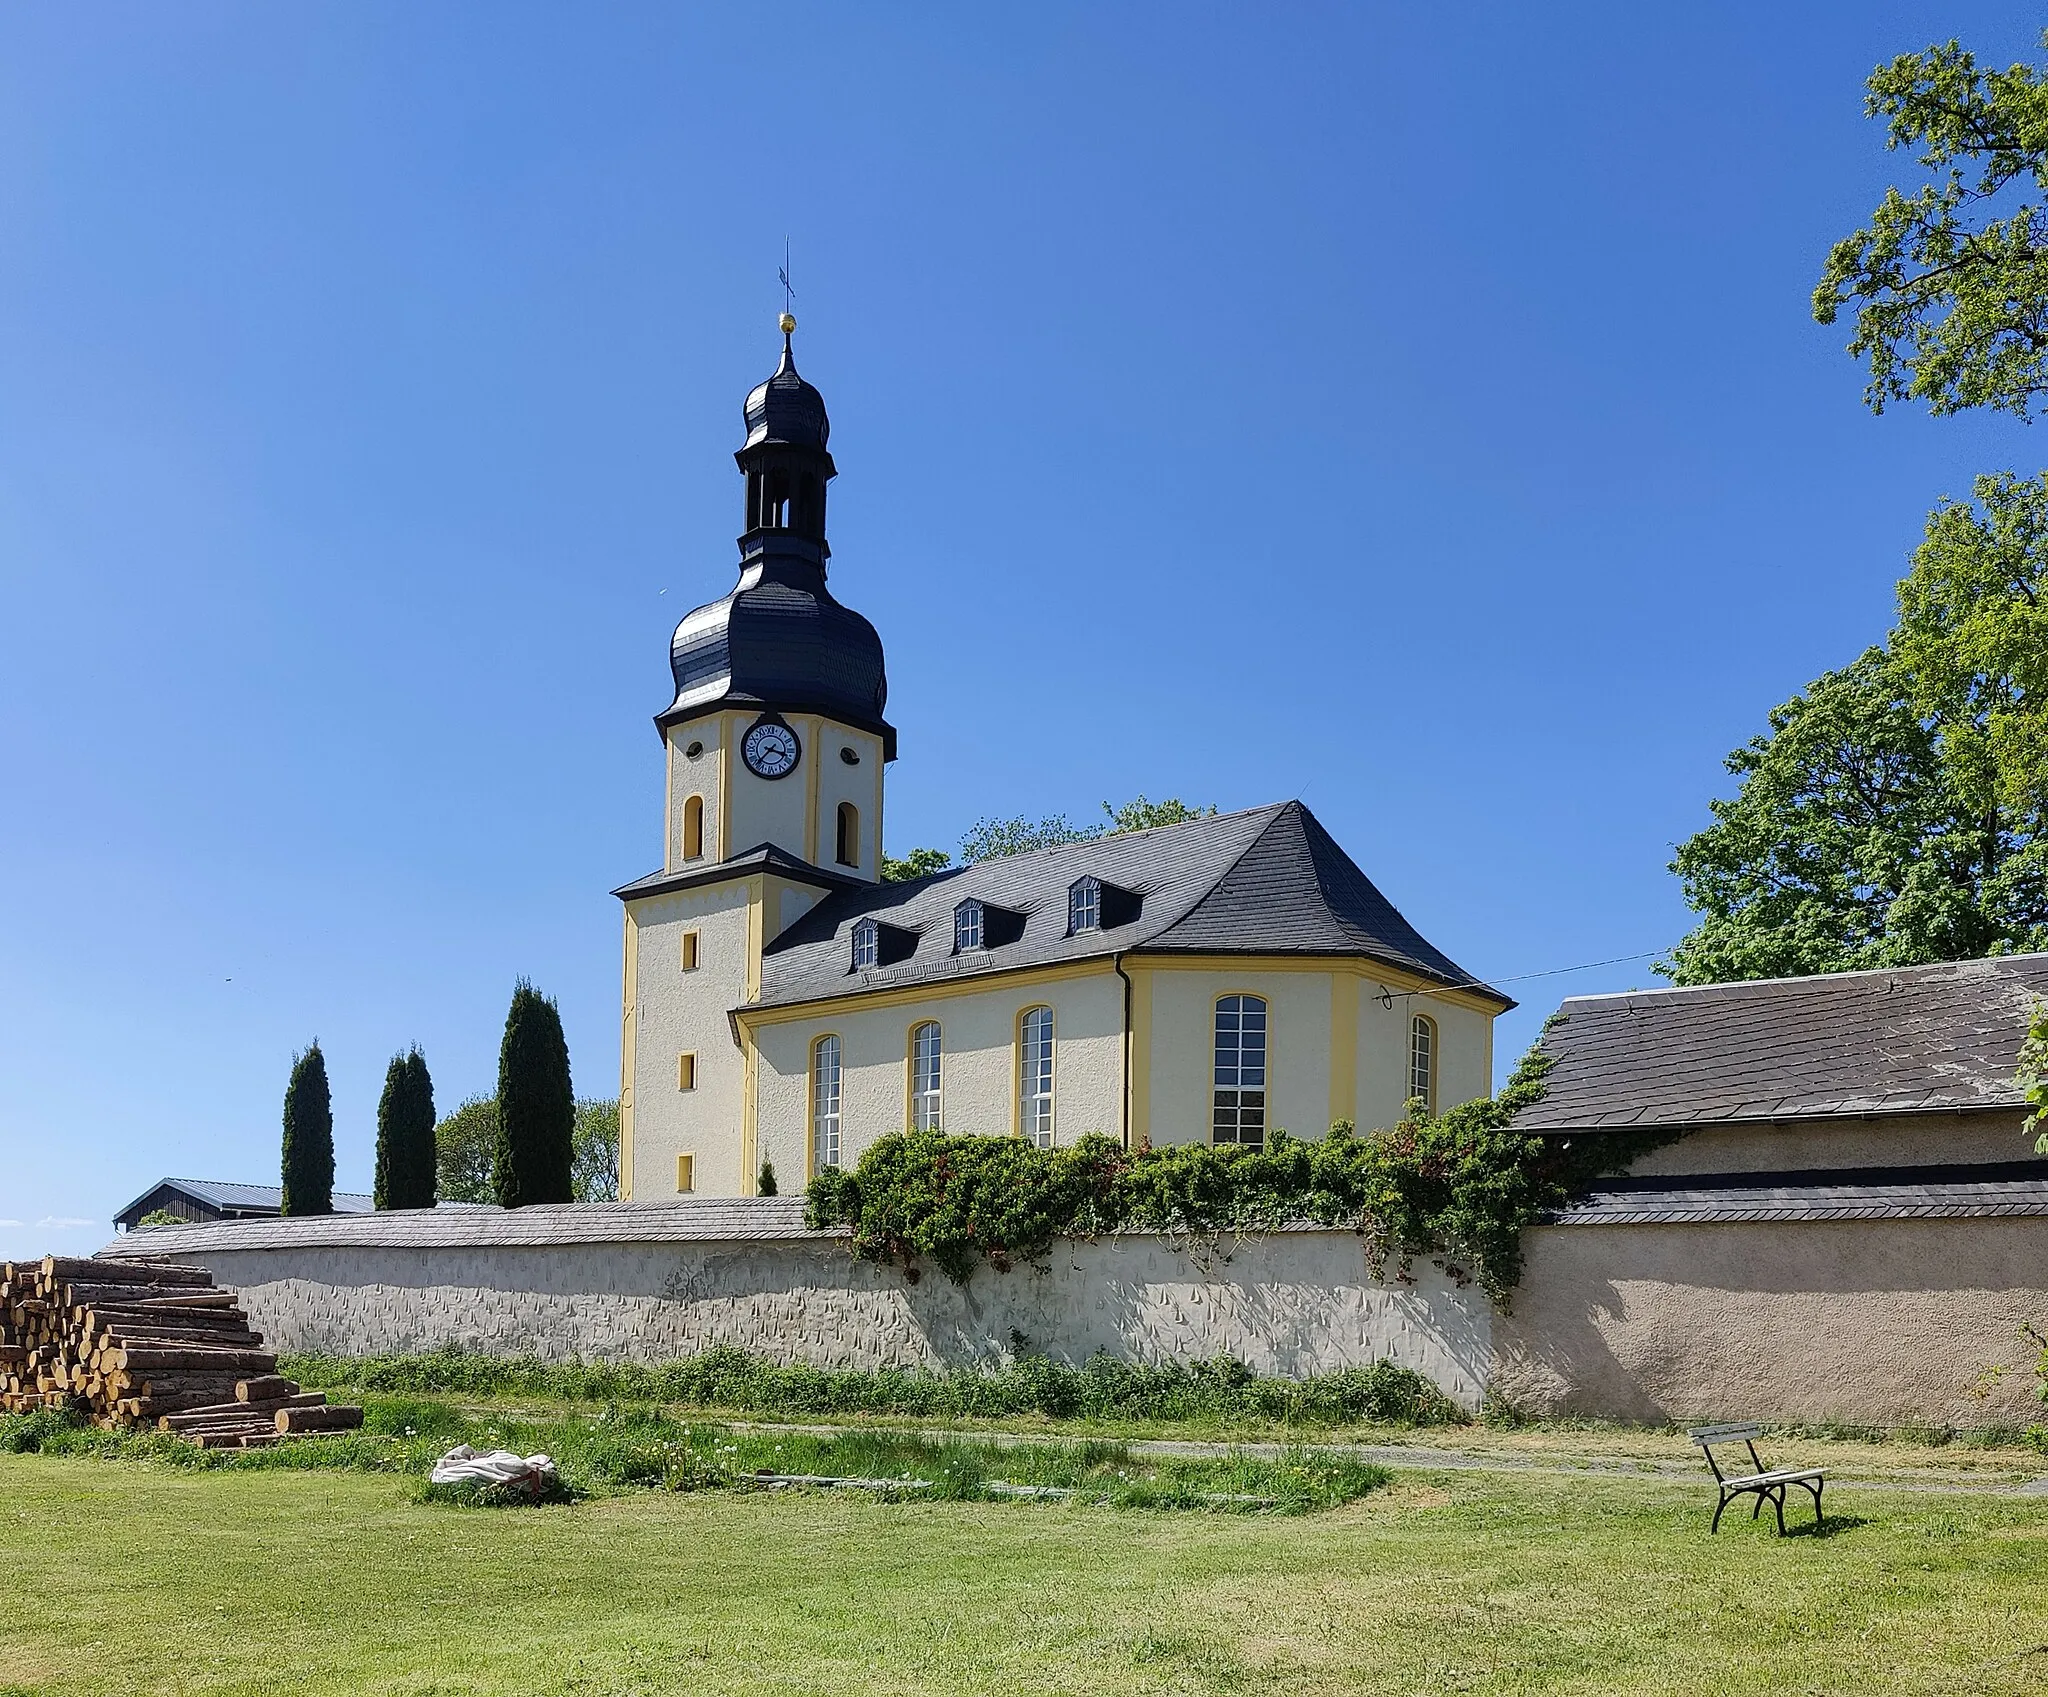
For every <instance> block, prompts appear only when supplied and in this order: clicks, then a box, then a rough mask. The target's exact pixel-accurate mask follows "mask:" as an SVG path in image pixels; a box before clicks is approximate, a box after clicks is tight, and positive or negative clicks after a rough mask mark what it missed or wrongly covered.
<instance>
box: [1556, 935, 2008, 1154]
mask: <svg viewBox="0 0 2048 1697" xmlns="http://www.w3.org/2000/svg"><path fill="white" fill-rule="evenodd" d="M2043 998H2048V954H2033V955H2004V956H1997V957H1994V958H1992V959H1989V960H1972V961H1952V962H1946V963H1943V964H1940V965H1935V966H1902V967H1891V968H1884V969H1881V970H1878V971H1874V972H1836V973H1827V974H1824V975H1820V976H1817V977H1812V978H1774V979H1765V980H1759V981H1756V982H1751V983H1742V984H1707V985H1701V986H1698V987H1696V988H1689V989H1678V990H1635V991H1629V992H1627V993H1625V994H1621V995H1611V996H1574V997H1573V998H1571V999H1570V1000H1569V1001H1567V1002H1566V1003H1565V1004H1564V1005H1563V1006H1562V1007H1561V1008H1559V1010H1558V1012H1559V1015H1560V1016H1561V1018H1560V1021H1559V1023H1557V1024H1554V1025H1553V1026H1552V1027H1551V1028H1550V1029H1549V1030H1548V1031H1547V1032H1546V1033H1545V1034H1544V1037H1543V1051H1544V1053H1545V1054H1547V1055H1550V1056H1552V1057H1553V1058H1554V1060H1555V1063H1556V1064H1555V1065H1554V1066H1553V1067H1552V1069H1551V1071H1550V1075H1549V1079H1548V1081H1547V1082H1548V1086H1549V1089H1548V1094H1547V1095H1546V1096H1545V1097H1544V1098H1543V1100H1542V1101H1540V1102H1537V1103H1535V1104H1533V1105H1532V1106H1530V1107H1529V1108H1527V1109H1525V1110H1524V1111H1523V1112H1522V1113H1521V1114H1520V1115H1518V1116H1517V1118H1516V1120H1515V1124H1516V1126H1517V1127H1519V1128H1520V1129H1522V1130H1525V1131H1574V1130H1609V1129H1612V1130H1619V1129H1628V1128H1636V1127H1652V1126H1699V1125H1714V1124H1729V1123H1740V1122H1744V1121H1770V1120H1792V1119H1820V1118H1826V1117H1830V1116H1837V1115H1859V1116H1875V1115H1888V1114H1907V1113H1931V1112H1961V1111H1970V1110H1987V1109H2013V1108H2018V1107H2021V1106H2024V1101H2023V1099H2022V1097H2021V1095H2020V1093H2019V1090H2018V1088H2017V1087H2016V1086H2015V1085H2014V1083H2013V1074H2014V1072H2015V1071H2016V1070H2017V1068H2018V1065H2019V1050H2020V1042H2021V1039H2022V1038H2023V1037H2024V1035H2025V1030H2026V1023H2027V1020H2028V1017H2029V1015H2030V1013H2031V1011H2032V1009H2033V1007H2034V1004H2035V1002H2036V1001H2037V1000H2040V999H2043Z"/></svg>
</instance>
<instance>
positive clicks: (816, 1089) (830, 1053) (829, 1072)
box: [811, 1037, 839, 1172]
mask: <svg viewBox="0 0 2048 1697" xmlns="http://www.w3.org/2000/svg"><path fill="white" fill-rule="evenodd" d="M838 1165H839V1039H838V1038H837V1037H820V1038H819V1039H818V1040H817V1042H815V1043H813V1044H812V1045H811V1170H812V1171H813V1172H823V1171H824V1170H825V1169H826V1168H827V1167H836V1166H838Z"/></svg>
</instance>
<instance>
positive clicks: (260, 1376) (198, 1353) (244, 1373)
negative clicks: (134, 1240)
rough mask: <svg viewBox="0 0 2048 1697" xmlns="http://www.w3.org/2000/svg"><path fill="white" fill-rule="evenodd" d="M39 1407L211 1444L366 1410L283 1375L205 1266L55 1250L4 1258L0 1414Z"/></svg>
mask: <svg viewBox="0 0 2048 1697" xmlns="http://www.w3.org/2000/svg"><path fill="white" fill-rule="evenodd" d="M32 1408H70V1409H73V1410H75V1411H77V1412H79V1413H81V1414H83V1415H85V1416H86V1417H87V1418H89V1419H91V1420H92V1421H93V1423H94V1424H95V1425H99V1426H105V1427H109V1428H124V1427H135V1426H151V1425H154V1426H156V1427H158V1428H160V1429H161V1430H163V1431H166V1432H176V1433H178V1434H180V1435H181V1436H183V1437H187V1438H190V1439H192V1440H193V1441H194V1442H195V1443H197V1444H199V1445H200V1446H201V1447H203V1448H207V1449H256V1448H259V1447H261V1446H263V1445H265V1444H274V1443H276V1442H277V1441H278V1440H279V1439H280V1438H283V1437H286V1436H289V1435H291V1434H293V1433H297V1432H338V1431H345V1430H348V1429H350V1428H352V1427H356V1426H360V1425H361V1424H362V1423H363V1411H362V1410H361V1409H360V1408H344V1407H333V1406H330V1405H329V1404H328V1401H327V1398H326V1397H325V1396H324V1395H323V1394H322V1393H320V1392H319V1391H302V1390H300V1389H299V1387H298V1386H297V1385H295V1384H294V1383H293V1382H292V1381H291V1380H289V1379H285V1378H280V1377H279V1376H278V1374H277V1357H276V1355H275V1354H273V1353H272V1352H271V1351H269V1350H267V1349H265V1348H264V1347H263V1337H262V1334H261V1333H259V1332H256V1331H253V1330H251V1328H250V1325H249V1317H248V1315H246V1314H245V1313H243V1312H242V1308H241V1305H240V1303H238V1302H237V1301H236V1299H235V1293H234V1292H233V1291H231V1290H221V1289H218V1288H216V1287H215V1285H214V1282H213V1275H212V1274H211V1273H209V1272H207V1271H205V1270H204V1269H203V1268H198V1267H177V1266H166V1265H162V1264H160V1263H156V1262H143V1261H99V1260H75V1259H69V1258H66V1257H64V1256H59V1255H51V1256H46V1257H44V1259H43V1260H42V1261H40V1262H17V1261H9V1262H0V1414H19V1413H23V1412H25V1411H27V1410H29V1409H32Z"/></svg>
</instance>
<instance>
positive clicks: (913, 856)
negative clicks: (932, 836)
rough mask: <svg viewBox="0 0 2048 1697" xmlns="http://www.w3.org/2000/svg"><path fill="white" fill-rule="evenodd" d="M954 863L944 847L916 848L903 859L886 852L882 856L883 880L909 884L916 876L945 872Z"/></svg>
mask: <svg viewBox="0 0 2048 1697" xmlns="http://www.w3.org/2000/svg"><path fill="white" fill-rule="evenodd" d="M952 864H953V857H952V856H951V855H950V854H948V853H947V852H946V851H945V850H944V849H935V848H914V849H912V850H911V851H910V852H909V853H908V854H906V855H905V856H904V857H903V858H902V859H901V860H898V859H897V858H896V857H895V856H894V855H892V854H885V855H883V856H882V882H883V883H885V884H908V883H909V882H910V881H911V880H912V879H914V878H929V877H930V876H931V875H932V874H933V873H934V872H943V871H945V870H946V868H947V867H949V866H951V865H952Z"/></svg>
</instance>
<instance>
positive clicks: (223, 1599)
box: [0, 1455, 2048, 1697]
mask: <svg viewBox="0 0 2048 1697" xmlns="http://www.w3.org/2000/svg"><path fill="white" fill-rule="evenodd" d="M409 1489H410V1487H409V1484H408V1482H407V1481H406V1480H404V1479H402V1478H399V1477H396V1476H393V1475H388V1474H374V1473H360V1472H318V1471H289V1470H272V1471H255V1470H224V1471H196V1470H190V1469H181V1468H171V1467H165V1466H160V1465H148V1464H144V1463H140V1462H136V1461H132V1460H106V1459H100V1458H93V1457H83V1456H44V1455H22V1456H0V1547H4V1549H5V1551H6V1554H5V1556H4V1557H0V1562H4V1568H0V1571H4V1573H5V1579H4V1581H0V1692H22V1691H28V1692H37V1693H45V1692H47V1693H53V1694H54V1693H63V1694H65V1697H90V1694H93V1693H101V1692H106V1693H121V1694H122V1697H129V1694H133V1693H138V1692H146V1693H167V1694H179V1693H197V1692H205V1693H230V1692H233V1693H250V1694H260V1697H280V1694H289V1693H294V1692H304V1693H325V1692H337V1693H338V1692H350V1693H358V1692H361V1693H406V1694H409V1697H425V1694H427V1693H446V1694H454V1693H497V1692H518V1693H642V1692H669V1691H689V1692H719V1693H724V1692H804V1693H831V1694H834V1697H863V1694H867V1693H891V1694H902V1693H915V1692H990V1693H995V1692H1002V1693H1019V1694H1031V1693H1045V1694H1048V1697H1050V1694H1053V1693H1059V1694H1063V1697H1064V1694H1073V1693H1098V1692H1119V1693H1121V1692H1160V1693H1166V1692H1175V1693H1182V1692H1186V1693H1200V1692H1211V1691H1216V1692H1262V1691H1273V1692H1280V1691H1286V1692H1309V1693H1315V1692H1340V1691H1341V1692H1388V1693H1413V1692H1440V1691H1441V1692H1450V1691H1459V1692H1466V1691H1470V1692H1507V1691H1545V1692H1549V1691H1558V1692H1631V1693H1634V1692H1672V1691H1687V1692H1690V1691H1701V1692H1705V1691H1716V1692H1720V1691H1737V1692H1741V1691H1786V1692H1837V1691H1839V1692H1857V1693H1859V1694H1866V1697H1867V1694H1870V1693H1876V1692H1884V1693H1912V1692H1956V1691H1970V1692H2007V1691H2012V1692H2020V1691H2026V1692H2038V1691H2042V1690H2048V1600H2044V1596H2043V1582H2044V1578H2048V1503H2044V1504H2038V1505H2037V1504H2035V1503H2031V1502H2027V1501H2024V1500H2013V1499H1998V1498H1987V1497H1952V1498H1944V1497H1935V1496H1925V1495H1917V1496H1916V1495H1909V1494H1905V1493H1898V1492H1878V1491H1873V1490H1859V1489H1854V1488H1851V1489H1847V1490H1844V1491H1843V1492H1842V1493H1841V1495H1842V1501H1841V1503H1840V1505H1839V1510H1840V1513H1841V1514H1842V1516H1843V1519H1842V1520H1841V1522H1840V1523H1839V1525H1838V1527H1837V1529H1836V1530H1835V1531H1834V1532H1833V1534H1832V1535H1831V1536H1827V1537H1822V1538H1814V1537H1792V1538H1787V1539H1784V1540H1782V1541H1780V1540H1778V1539H1776V1538H1774V1537H1771V1536H1769V1535H1768V1534H1767V1533H1766V1532H1765V1531H1764V1529H1763V1527H1761V1526H1760V1525H1752V1524H1751V1523H1750V1522H1749V1521H1748V1520H1746V1519H1745V1520H1738V1521H1735V1522H1733V1523H1732V1524H1728V1525H1724V1527H1723V1530H1722V1532H1721V1534H1720V1536H1719V1537H1717V1538H1711V1539H1710V1538H1709V1537H1708V1536H1707V1534H1706V1515H1705V1514H1704V1513H1703V1512H1702V1507H1701V1504H1702V1500H1703V1498H1704V1495H1705V1493H1704V1492H1702V1491H1700V1490H1697V1489H1689V1490H1680V1489H1675V1488H1673V1487H1672V1486H1670V1485H1668V1484H1659V1483H1647V1482H1646V1483H1636V1482H1633V1481H1607V1480H1603V1481H1577V1480H1567V1479H1562V1478H1558V1477H1555V1476H1551V1475H1530V1476H1520V1477H1507V1476H1500V1475H1485V1474H1448V1473H1446V1474H1428V1473H1404V1474H1402V1475H1400V1476H1399V1477H1398V1478H1397V1479H1396V1481H1395V1483H1394V1484H1393V1485H1392V1486H1390V1487H1385V1488H1382V1489H1380V1490H1378V1491H1375V1492H1373V1493H1371V1494H1370V1495H1368V1496H1365V1497H1363V1498H1362V1499H1360V1500H1359V1501H1356V1502H1354V1503H1351V1504H1349V1505H1347V1506H1345V1507H1342V1508H1338V1509H1332V1510H1327V1511H1323V1512H1320V1513H1310V1514H1306V1515H1298V1516H1292V1517H1288V1516H1281V1515H1257V1516H1248V1517H1247V1516H1227V1515H1215V1514H1191V1513H1185V1512H1165V1511H1157V1510H1139V1509H1114V1508H1099V1507H1096V1508H1080V1507H1071V1506H1067V1505H1020V1504H1016V1503H983V1502H917V1501H895V1502H885V1501H880V1500H876V1499H874V1498H870V1497H866V1496H851V1497H849V1496H843V1495H834V1494H826V1493H815V1494H808V1493H807V1494H798V1495H769V1494H751V1493H736V1492H732V1491H698V1492H692V1493H689V1494H684V1495H678V1494H670V1493H666V1492H653V1491H640V1492H632V1493H628V1494H623V1495H616V1496H606V1497H600V1498H596V1499H593V1500H590V1501H586V1502H581V1503H576V1504H573V1505H569V1506H561V1507H547V1508H539V1509H523V1510H484V1509H466V1508H453V1507H448V1506H445V1505H440V1504H433V1503H422V1502H417V1501H414V1500H411V1496H410V1494H409ZM1831 1495H1832V1493H1831Z"/></svg>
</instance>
